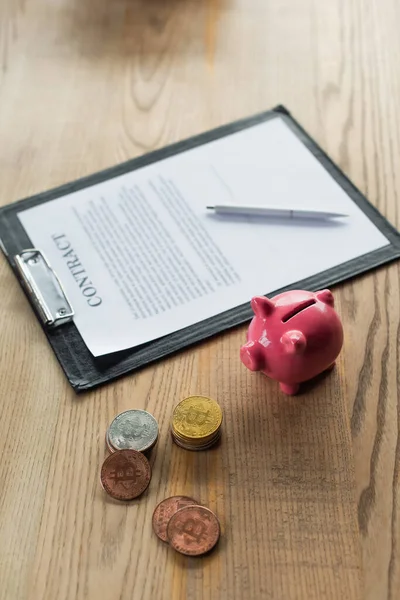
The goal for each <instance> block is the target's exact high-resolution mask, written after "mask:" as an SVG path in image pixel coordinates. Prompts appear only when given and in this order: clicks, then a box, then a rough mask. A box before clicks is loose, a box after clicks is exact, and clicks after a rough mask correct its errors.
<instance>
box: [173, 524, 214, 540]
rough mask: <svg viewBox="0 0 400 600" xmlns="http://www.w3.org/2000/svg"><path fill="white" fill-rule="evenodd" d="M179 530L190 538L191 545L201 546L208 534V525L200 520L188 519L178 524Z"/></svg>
mask: <svg viewBox="0 0 400 600" xmlns="http://www.w3.org/2000/svg"><path fill="white" fill-rule="evenodd" d="M177 529H178V531H179V532H180V533H182V534H184V535H186V536H187V537H189V540H188V541H189V543H193V544H200V542H201V540H202V539H203V537H204V536H205V534H206V531H207V525H206V523H204V521H200V520H199V519H187V521H184V522H183V523H178V524H177Z"/></svg>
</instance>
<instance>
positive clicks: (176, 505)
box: [153, 496, 197, 542]
mask: <svg viewBox="0 0 400 600" xmlns="http://www.w3.org/2000/svg"><path fill="white" fill-rule="evenodd" d="M194 504H197V502H196V500H193V498H189V496H171V497H170V498H166V499H165V500H163V501H162V502H160V504H158V505H157V506H156V508H155V510H154V513H153V530H154V533H155V534H156V535H157V536H158V537H159V538H160V540H162V541H163V542H167V541H168V538H167V526H168V523H169V520H170V518H171V517H172V515H174V514H175V513H176V511H178V510H179V509H181V508H184V507H185V506H193V505H194Z"/></svg>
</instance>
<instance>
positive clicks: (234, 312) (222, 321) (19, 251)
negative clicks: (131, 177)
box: [0, 106, 400, 393]
mask: <svg viewBox="0 0 400 600" xmlns="http://www.w3.org/2000/svg"><path fill="white" fill-rule="evenodd" d="M277 116H279V117H280V118H283V119H284V120H285V122H286V124H287V125H288V126H289V127H290V129H291V130H292V132H294V133H295V135H296V136H297V137H298V138H299V139H300V140H301V142H302V143H303V144H304V145H305V146H306V147H307V148H308V149H309V150H310V151H311V153H312V154H313V155H314V156H315V158H317V160H318V161H319V162H320V163H321V165H322V166H323V167H324V168H325V170H326V171H327V172H328V173H329V174H330V176H331V177H332V178H333V179H334V180H335V181H336V182H337V183H338V184H339V185H340V186H341V187H342V188H343V189H344V191H345V192H346V193H347V195H348V196H349V197H350V198H351V199H352V200H353V202H355V203H356V204H357V206H358V207H359V208H360V209H361V210H362V211H363V212H364V213H365V214H366V215H367V217H368V218H369V219H370V221H372V222H373V223H374V225H375V226H376V227H377V228H378V229H379V230H380V231H381V232H382V233H383V234H384V236H385V237H386V238H387V240H388V241H389V244H388V245H387V246H384V247H382V248H380V249H378V250H374V251H373V252H370V253H368V254H365V255H363V256H360V257H358V258H356V259H354V260H351V261H348V262H346V263H343V264H341V265H339V266H337V267H334V268H332V269H329V270H326V271H323V272H322V273H319V274H317V275H314V276H312V277H309V278H308V279H303V280H301V281H297V282H296V283H293V284H292V285H290V286H287V287H285V288H281V289H278V290H275V291H273V292H271V293H269V294H268V295H269V296H271V297H272V296H274V295H276V294H278V293H281V292H283V291H286V290H289V289H296V288H297V289H307V290H310V291H317V290H318V289H321V288H325V287H330V286H334V285H335V284H338V283H340V282H343V281H346V280H348V279H350V278H353V277H355V276H357V275H360V274H362V273H365V272H367V271H369V270H371V269H374V268H376V267H379V266H380V265H383V264H385V263H388V262H390V261H393V260H396V259H398V258H399V257H400V234H399V232H398V231H397V230H396V229H395V228H394V227H393V226H392V225H391V224H390V223H389V222H388V221H387V220H386V219H385V218H384V217H383V216H382V215H381V214H380V213H379V211H378V210H377V209H376V208H375V207H374V206H373V205H372V204H370V203H369V201H368V200H367V199H366V198H365V197H364V196H363V195H362V194H361V192H360V191H359V190H358V189H357V188H356V187H355V186H354V185H353V184H352V183H351V182H350V181H349V179H348V178H347V177H346V176H345V175H344V173H343V172H342V171H341V170H340V169H339V168H338V167H337V166H336V165H335V164H334V163H333V162H332V161H331V160H330V159H329V157H328V156H327V155H326V154H325V152H324V151H323V150H322V149H321V148H320V147H319V146H318V145H317V144H316V143H315V141H314V140H313V139H312V138H311V137H310V136H309V135H308V134H307V133H306V132H305V131H304V129H303V128H302V127H301V126H300V125H299V123H297V121H296V120H295V119H294V118H293V117H292V116H291V114H290V113H289V111H288V110H287V109H286V108H285V107H283V106H277V107H276V108H274V109H272V110H269V111H267V112H264V113H261V114H259V115H256V116H253V117H250V118H246V119H243V120H240V121H236V122H234V123H230V124H228V125H225V126H222V127H219V128H217V129H214V130H211V131H208V132H206V133H203V134H201V135H198V136H195V137H192V138H190V139H187V140H184V141H182V142H178V143H176V144H173V145H170V146H168V147H165V148H162V149H161V150H157V151H154V152H151V153H149V154H146V155H144V156H141V157H139V158H136V159H133V160H130V161H127V162H125V163H123V164H120V165H117V166H115V167H112V168H110V169H106V170H104V171H101V172H99V173H95V174H93V175H90V176H88V177H85V178H83V179H79V180H77V181H74V182H72V183H68V184H66V185H63V186H60V187H58V188H56V189H53V190H50V191H47V192H44V193H42V194H38V195H35V196H33V197H30V198H27V199H23V200H20V201H18V202H15V203H12V204H9V205H7V206H4V207H3V208H1V209H0V247H1V249H2V251H3V253H4V255H5V256H6V258H7V260H8V262H9V264H10V267H11V268H12V270H13V272H14V274H15V275H16V277H17V278H18V280H19V282H20V284H21V287H22V289H23V290H24V292H25V294H26V296H27V298H28V300H29V302H30V304H31V306H32V309H33V311H34V313H35V314H36V316H37V318H38V320H39V321H40V323H41V326H42V328H43V331H44V333H45V335H46V336H47V339H48V341H49V343H50V344H51V346H52V348H53V351H54V353H55V355H56V357H57V359H58V361H59V363H60V365H61V367H62V369H63V371H64V373H65V375H66V377H67V378H68V381H69V382H70V384H71V386H72V387H73V389H74V390H75V391H76V392H77V393H78V392H82V391H85V390H89V389H91V388H94V387H97V386H99V385H102V384H105V383H107V382H109V381H112V380H114V379H116V378H118V377H121V376H123V375H126V374H128V373H132V372H134V371H136V370H137V369H140V368H142V367H144V366H145V365H148V364H151V363H154V362H155V361H158V360H160V359H163V358H165V357H166V356H168V355H170V354H173V353H176V352H178V351H181V350H183V349H185V348H188V347H189V346H193V345H194V344H197V343H199V342H201V341H203V340H206V339H208V338H211V337H212V336H215V335H218V334H221V333H222V332H223V331H226V330H228V329H232V328H234V327H237V326H239V325H243V324H244V323H247V322H249V321H250V320H251V318H252V317H253V312H252V310H251V307H250V302H249V303H247V304H245V305H241V306H237V307H236V308H233V309H231V310H228V311H226V312H223V313H221V314H219V315H217V316H216V317H211V318H209V319H206V320H204V321H202V322H200V323H196V324H194V325H192V326H190V327H187V328H185V329H181V330H179V331H176V332H174V333H172V334H170V335H167V336H164V337H162V338H158V339H156V340H154V341H151V342H149V343H146V344H143V345H141V346H136V347H134V348H133V349H129V350H124V351H121V352H116V353H113V354H107V355H105V356H101V357H94V356H93V355H92V354H91V353H90V351H89V350H88V348H87V346H86V345H85V343H84V341H83V339H82V337H81V335H80V333H79V331H78V329H77V327H76V326H75V324H74V320H73V319H74V309H73V306H71V303H70V302H69V300H68V298H67V296H66V293H65V290H64V288H63V285H62V281H60V280H59V278H58V276H57V273H55V272H54V270H53V269H52V267H51V265H50V264H49V262H48V261H47V259H46V257H45V256H44V255H43V253H42V252H41V250H40V249H38V248H32V243H31V240H30V239H29V237H28V235H27V233H26V231H25V230H24V228H23V226H22V224H21V222H20V221H19V219H18V217H17V214H18V212H20V211H21V210H25V209H27V208H32V207H34V206H37V205H39V204H42V203H45V202H48V201H51V200H55V199H57V198H60V197H62V196H64V195H66V194H69V193H72V192H75V191H77V190H81V189H84V188H86V187H90V186H92V185H94V184H98V183H101V182H104V181H107V180H109V179H112V178H114V177H117V176H118V175H121V174H125V173H128V172H131V171H134V170H136V169H140V168H141V167H143V166H146V165H149V164H151V163H153V162H157V161H159V160H161V159H164V158H167V157H170V156H173V155H175V154H179V153H181V152H185V151H186V150H189V149H192V148H195V147H197V146H200V145H202V144H206V143H208V142H211V141H213V140H217V139H219V138H222V137H224V136H227V135H229V134H231V133H234V132H238V131H241V130H243V129H246V128H248V127H252V126H254V125H257V124H260V123H263V122H264V121H267V120H269V119H273V118H276V117H277ZM249 300H250V299H249Z"/></svg>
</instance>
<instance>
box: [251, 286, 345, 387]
mask: <svg viewBox="0 0 400 600" xmlns="http://www.w3.org/2000/svg"><path fill="white" fill-rule="evenodd" d="M333 306H334V299H333V295H332V294H331V292H330V291H329V290H322V291H320V292H316V293H312V292H305V291H303V290H294V291H290V292H285V293H283V294H279V295H278V296H275V297H274V298H272V299H268V298H265V297H264V296H256V297H254V298H253V299H252V301H251V307H252V309H253V311H254V313H255V316H254V317H253V320H252V321H251V323H250V326H249V329H248V332H247V343H246V344H245V345H244V346H242V347H241V349H240V358H241V361H242V362H243V364H244V365H245V366H246V367H247V368H248V369H250V370H251V371H262V372H263V373H265V375H268V377H271V378H272V379H276V380H277V381H279V383H280V388H281V390H282V392H284V393H285V394H296V393H297V392H298V390H299V387H300V385H299V384H300V383H301V382H303V381H307V380H309V379H312V378H313V377H315V376H316V375H319V374H320V373H322V372H323V371H325V370H326V369H330V368H332V367H333V366H334V364H335V360H336V357H337V356H338V354H339V352H340V350H341V348H342V345H343V328H342V324H341V321H340V319H339V316H338V314H337V313H336V311H335V310H334V308H333Z"/></svg>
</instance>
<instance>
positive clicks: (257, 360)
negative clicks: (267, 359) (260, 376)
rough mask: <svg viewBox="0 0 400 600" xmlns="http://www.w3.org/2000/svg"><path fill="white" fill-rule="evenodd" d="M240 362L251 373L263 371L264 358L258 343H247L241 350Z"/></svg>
mask: <svg viewBox="0 0 400 600" xmlns="http://www.w3.org/2000/svg"><path fill="white" fill-rule="evenodd" d="M240 360H241V361H242V363H243V364H244V366H245V367H247V368H248V369H249V370H250V371H261V369H262V368H263V366H264V360H263V356H262V354H261V352H260V349H259V348H258V344H257V343H256V342H247V344H244V346H242V347H241V348H240Z"/></svg>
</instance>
